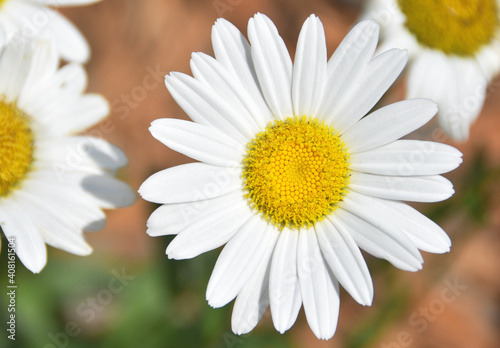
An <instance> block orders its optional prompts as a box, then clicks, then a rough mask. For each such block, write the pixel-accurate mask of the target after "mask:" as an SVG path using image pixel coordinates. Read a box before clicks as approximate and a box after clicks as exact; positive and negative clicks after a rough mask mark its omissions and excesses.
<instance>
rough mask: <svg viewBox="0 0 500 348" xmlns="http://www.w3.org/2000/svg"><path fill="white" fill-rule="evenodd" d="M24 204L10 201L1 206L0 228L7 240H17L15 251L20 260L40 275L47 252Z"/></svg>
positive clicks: (45, 261)
mask: <svg viewBox="0 0 500 348" xmlns="http://www.w3.org/2000/svg"><path fill="white" fill-rule="evenodd" d="M22 206H23V204H22V202H14V200H13V196H10V199H9V201H8V202H7V201H3V202H2V203H1V204H0V226H1V227H2V231H3V233H4V234H5V237H7V239H8V240H9V239H12V238H14V239H15V247H16V248H15V251H16V254H17V256H18V257H19V260H21V262H22V263H23V264H24V266H25V267H26V268H27V269H29V270H30V271H31V272H33V273H39V272H40V271H41V270H42V268H43V267H45V264H46V263H47V250H46V248H45V243H44V242H43V239H42V236H41V235H40V232H39V230H38V228H37V226H36V225H35V223H34V222H33V220H32V219H31V217H30V216H29V215H28V214H26V213H25V211H24V209H23V208H22Z"/></svg>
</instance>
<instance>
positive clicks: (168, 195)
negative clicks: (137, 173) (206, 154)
mask: <svg viewBox="0 0 500 348" xmlns="http://www.w3.org/2000/svg"><path fill="white" fill-rule="evenodd" d="M240 175H241V171H240V169H238V168H226V167H216V166H211V165H208V164H204V163H188V164H183V165H179V166H175V167H172V168H168V169H165V170H162V171H160V172H158V173H155V174H153V175H152V176H150V177H149V178H148V179H146V181H144V183H143V184H142V185H141V187H140V188H139V194H140V195H141V196H142V198H144V199H145V200H147V201H150V202H154V203H183V202H192V201H200V200H205V199H210V198H215V197H219V196H222V195H225V194H226V193H229V192H231V191H235V190H237V189H239V188H241V179H240Z"/></svg>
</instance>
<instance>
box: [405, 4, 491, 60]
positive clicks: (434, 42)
mask: <svg viewBox="0 0 500 348" xmlns="http://www.w3.org/2000/svg"><path fill="white" fill-rule="evenodd" d="M397 1H398V5H399V7H400V9H401V11H402V12H403V13H404V14H405V16H406V22H405V26H406V27H407V29H408V30H409V31H410V32H411V33H412V34H413V35H415V37H416V38H417V40H418V42H419V43H420V44H422V45H423V46H427V47H429V48H433V49H436V50H440V51H442V52H444V53H446V54H451V55H457V56H473V55H475V54H476V53H477V52H478V51H479V50H480V49H481V48H482V47H483V46H485V45H487V44H489V43H490V42H491V40H492V39H493V38H494V37H495V35H496V32H497V30H498V24H499V19H498V5H497V1H496V0H438V1H437V0H418V1H417V0H397Z"/></svg>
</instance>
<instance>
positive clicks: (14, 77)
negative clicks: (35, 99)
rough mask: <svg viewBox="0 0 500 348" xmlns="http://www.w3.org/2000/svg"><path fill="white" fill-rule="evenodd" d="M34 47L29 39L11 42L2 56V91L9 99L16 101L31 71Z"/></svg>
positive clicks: (0, 58) (0, 67)
mask: <svg viewBox="0 0 500 348" xmlns="http://www.w3.org/2000/svg"><path fill="white" fill-rule="evenodd" d="M32 60H33V48H32V45H31V42H29V41H28V40H21V41H20V42H18V43H15V44H14V43H10V44H7V46H5V48H4V49H3V52H2V54H1V56H0V93H1V94H2V95H3V96H4V97H5V98H6V99H7V101H10V102H13V101H16V100H17V98H18V97H19V94H20V93H21V90H22V88H23V86H24V83H25V81H26V79H27V77H28V74H29V72H30V65H31V63H32Z"/></svg>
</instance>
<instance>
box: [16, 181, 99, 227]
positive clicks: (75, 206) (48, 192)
mask: <svg viewBox="0 0 500 348" xmlns="http://www.w3.org/2000/svg"><path fill="white" fill-rule="evenodd" d="M36 174H37V175H36V176H35V175H32V176H33V177H34V178H29V179H27V180H26V181H25V182H24V183H23V185H24V186H23V190H26V191H27V192H29V193H30V194H33V195H36V196H37V197H47V198H48V199H50V201H51V202H52V205H54V206H56V207H57V211H58V212H59V213H60V214H61V215H64V216H66V217H68V218H69V219H71V221H73V223H75V224H77V225H78V226H81V228H83V229H85V230H89V229H90V230H99V229H101V228H102V227H104V224H105V221H106V216H105V215H104V213H103V212H102V210H101V209H100V208H99V205H98V204H97V203H96V200H95V198H94V197H92V196H91V195H89V194H88V193H85V192H83V189H82V188H81V187H80V185H79V184H78V185H76V184H75V183H73V182H71V183H66V182H64V181H58V180H54V177H53V174H52V173H42V172H37V173H36Z"/></svg>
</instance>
